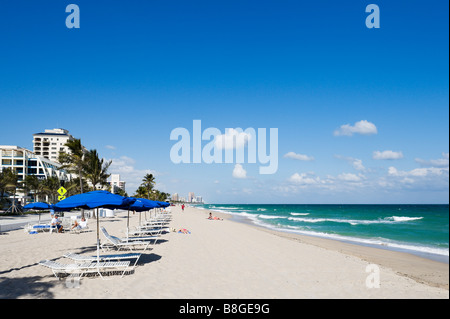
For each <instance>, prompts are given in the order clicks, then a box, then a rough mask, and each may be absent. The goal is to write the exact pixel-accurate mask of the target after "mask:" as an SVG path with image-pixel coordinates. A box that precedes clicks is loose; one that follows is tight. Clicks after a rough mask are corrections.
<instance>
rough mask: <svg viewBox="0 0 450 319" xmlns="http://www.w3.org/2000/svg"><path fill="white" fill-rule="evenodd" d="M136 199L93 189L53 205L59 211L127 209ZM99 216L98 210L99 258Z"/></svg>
mask: <svg viewBox="0 0 450 319" xmlns="http://www.w3.org/2000/svg"><path fill="white" fill-rule="evenodd" d="M135 201H136V198H133V197H124V196H120V195H117V194H113V193H110V192H108V191H102V190H100V191H92V192H88V193H83V194H78V195H73V196H70V197H67V198H66V199H63V200H62V201H60V202H59V203H57V204H55V205H53V208H54V209H55V210H57V211H61V210H70V209H74V208H84V209H94V208H109V209H124V208H125V209H126V208H128V207H129V206H131V205H132V204H133V203H134V202H135ZM99 233H100V231H99V218H98V211H97V258H99V253H100V236H99Z"/></svg>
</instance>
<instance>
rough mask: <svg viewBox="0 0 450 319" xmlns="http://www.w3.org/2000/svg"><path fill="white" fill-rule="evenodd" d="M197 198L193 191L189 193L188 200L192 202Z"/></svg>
mask: <svg viewBox="0 0 450 319" xmlns="http://www.w3.org/2000/svg"><path fill="white" fill-rule="evenodd" d="M194 199H195V194H194V193H193V192H189V194H188V202H189V203H191V202H193V201H194Z"/></svg>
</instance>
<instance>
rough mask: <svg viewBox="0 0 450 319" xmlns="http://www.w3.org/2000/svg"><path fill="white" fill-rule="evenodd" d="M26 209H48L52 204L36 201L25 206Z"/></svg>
mask: <svg viewBox="0 0 450 319" xmlns="http://www.w3.org/2000/svg"><path fill="white" fill-rule="evenodd" d="M23 208H24V209H33V210H46V209H51V208H52V205H50V204H47V203H44V202H34V203H30V204H28V205H25V206H24V207H23Z"/></svg>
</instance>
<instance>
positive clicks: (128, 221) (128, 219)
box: [127, 208, 130, 242]
mask: <svg viewBox="0 0 450 319" xmlns="http://www.w3.org/2000/svg"><path fill="white" fill-rule="evenodd" d="M129 231H130V208H128V217H127V242H128V232H129Z"/></svg>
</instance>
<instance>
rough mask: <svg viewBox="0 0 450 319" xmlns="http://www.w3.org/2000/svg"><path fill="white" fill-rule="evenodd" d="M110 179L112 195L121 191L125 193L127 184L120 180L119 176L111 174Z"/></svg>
mask: <svg viewBox="0 0 450 319" xmlns="http://www.w3.org/2000/svg"><path fill="white" fill-rule="evenodd" d="M110 178H111V181H110V182H109V184H110V185H111V193H113V194H115V193H117V191H118V190H119V189H122V190H123V191H125V182H124V181H121V180H120V175H119V174H111V176H110Z"/></svg>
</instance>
